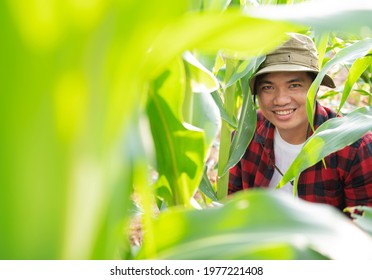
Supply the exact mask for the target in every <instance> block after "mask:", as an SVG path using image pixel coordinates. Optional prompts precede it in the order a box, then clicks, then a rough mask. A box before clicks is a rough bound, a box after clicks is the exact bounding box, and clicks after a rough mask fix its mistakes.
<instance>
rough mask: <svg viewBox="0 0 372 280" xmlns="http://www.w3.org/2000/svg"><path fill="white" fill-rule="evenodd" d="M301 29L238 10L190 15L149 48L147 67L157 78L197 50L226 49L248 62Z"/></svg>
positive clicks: (214, 50)
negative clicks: (175, 61) (178, 59)
mask: <svg viewBox="0 0 372 280" xmlns="http://www.w3.org/2000/svg"><path fill="white" fill-rule="evenodd" d="M301 29H303V28H302V27H299V26H297V25H294V24H290V23H287V22H280V21H277V22H275V24H272V21H271V20H269V19H257V18H252V17H248V16H245V15H242V13H241V11H240V10H238V9H231V10H228V11H226V12H224V13H222V14H220V13H204V14H189V15H187V16H184V17H182V18H179V19H178V20H177V21H176V22H174V23H173V24H172V25H169V26H167V28H165V29H164V30H163V32H162V33H161V34H159V36H158V37H157V38H156V40H155V41H154V42H153V44H152V46H151V48H150V49H149V52H148V56H147V63H146V66H145V67H148V69H153V71H150V72H148V73H147V74H148V75H149V77H150V78H154V77H156V76H157V75H159V73H161V72H162V70H163V69H164V67H165V66H166V65H167V64H168V63H169V62H170V61H172V60H173V59H174V58H175V57H176V56H177V55H180V54H182V53H183V52H184V51H185V50H186V49H194V48H195V49H198V50H200V51H202V52H204V53H217V52H219V51H221V50H223V51H224V53H225V55H228V56H234V57H236V58H241V59H246V58H249V57H252V56H255V55H260V54H262V53H263V52H265V51H266V52H267V51H269V50H271V49H273V48H275V47H276V46H277V45H278V44H280V42H282V41H283V39H285V38H286V35H285V32H288V31H291V32H296V31H299V30H301ZM179 34H182V36H179ZM242 34H244V35H242ZM263 34H265V36H262V35H263ZM174 38H177V40H174ZM165 49H166V50H167V51H166V52H164V50H165Z"/></svg>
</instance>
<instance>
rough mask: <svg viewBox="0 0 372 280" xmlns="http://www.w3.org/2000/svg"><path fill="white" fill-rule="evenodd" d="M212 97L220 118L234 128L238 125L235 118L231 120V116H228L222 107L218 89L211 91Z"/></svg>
mask: <svg viewBox="0 0 372 280" xmlns="http://www.w3.org/2000/svg"><path fill="white" fill-rule="evenodd" d="M212 97H213V99H214V101H215V103H216V105H217V106H218V109H219V110H220V115H221V118H222V119H223V120H225V121H226V122H227V123H228V124H229V125H231V127H233V128H236V127H237V126H238V123H237V121H236V120H233V119H232V118H230V116H229V115H228V114H227V113H226V110H225V108H224V107H223V102H222V99H221V97H220V94H219V92H218V91H214V92H212Z"/></svg>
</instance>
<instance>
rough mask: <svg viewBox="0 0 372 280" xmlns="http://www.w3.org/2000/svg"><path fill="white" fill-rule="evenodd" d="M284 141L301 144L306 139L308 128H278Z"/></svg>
mask: <svg viewBox="0 0 372 280" xmlns="http://www.w3.org/2000/svg"><path fill="white" fill-rule="evenodd" d="M278 131H279V133H280V136H281V137H282V139H283V140H284V141H286V142H287V143H289V144H292V145H299V144H302V143H304V142H305V141H306V138H307V128H306V129H304V130H302V131H298V130H295V131H291V130H278Z"/></svg>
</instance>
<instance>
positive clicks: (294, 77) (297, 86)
mask: <svg viewBox="0 0 372 280" xmlns="http://www.w3.org/2000/svg"><path fill="white" fill-rule="evenodd" d="M311 83H312V79H311V78H310V76H309V74H308V73H306V72H276V73H269V74H265V75H264V76H263V77H262V78H261V77H260V78H259V79H258V80H257V83H256V91H257V97H258V102H259V105H260V109H261V111H262V113H263V115H264V116H265V117H266V119H268V120H269V121H270V122H271V123H272V124H273V125H275V126H276V127H277V128H278V130H279V133H280V135H281V137H282V138H283V139H284V140H286V141H287V142H288V143H291V144H300V143H303V142H304V141H305V140H306V132H307V128H308V120H307V115H306V95H307V91H308V90H309V88H310V85H311Z"/></svg>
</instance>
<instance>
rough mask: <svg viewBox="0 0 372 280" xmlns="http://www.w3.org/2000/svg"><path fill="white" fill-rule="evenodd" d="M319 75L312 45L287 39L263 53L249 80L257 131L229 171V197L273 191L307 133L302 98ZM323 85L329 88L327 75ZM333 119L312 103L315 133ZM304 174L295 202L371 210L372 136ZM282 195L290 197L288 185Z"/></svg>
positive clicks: (300, 38) (293, 36)
mask: <svg viewBox="0 0 372 280" xmlns="http://www.w3.org/2000/svg"><path fill="white" fill-rule="evenodd" d="M317 73H319V67H318V57H317V51H316V47H315V45H314V43H313V41H312V40H311V39H310V38H309V37H307V36H305V35H301V34H291V35H290V39H289V40H288V41H287V42H285V43H284V44H283V45H282V46H281V47H279V48H277V49H276V50H275V51H273V52H272V53H270V54H268V55H267V57H266V60H265V61H264V62H263V63H262V64H261V65H260V67H259V69H258V71H257V73H256V74H255V75H254V76H253V77H252V79H251V81H250V87H251V90H252V93H253V94H254V97H255V98H256V97H257V99H258V103H259V107H260V110H259V111H258V113H257V128H256V132H255V135H254V137H253V139H252V141H251V143H250V144H249V146H248V148H247V150H246V152H245V154H244V156H243V157H242V159H241V160H240V162H238V164H237V165H236V166H234V167H233V168H232V169H231V170H230V177H229V193H230V194H231V193H234V192H236V191H239V190H245V189H249V188H256V187H265V188H269V189H274V188H275V187H276V186H277V184H278V183H279V181H280V180H281V178H282V175H283V174H284V173H285V172H286V171H287V169H288V168H289V166H290V165H291V163H292V161H293V160H294V159H295V158H296V156H297V155H298V153H299V151H300V150H301V148H302V146H303V144H304V142H305V141H306V139H307V138H308V137H309V136H310V135H311V134H312V131H311V129H310V127H309V123H308V119H307V114H306V95H307V92H308V89H309V88H310V85H311V83H312V82H313V80H314V79H315V77H316V75H317ZM322 85H325V86H328V87H331V88H334V87H335V84H334V82H333V80H332V78H331V77H330V76H328V75H326V76H325V77H324V79H323V81H322ZM334 117H336V113H335V112H334V111H332V110H331V109H328V108H326V107H323V106H321V105H320V104H319V103H316V108H315V118H314V126H315V129H316V128H317V127H319V126H320V125H321V124H322V123H324V122H325V121H327V120H328V119H330V118H334ZM325 163H326V168H325V166H324V165H323V163H322V162H321V161H320V162H318V163H317V164H316V165H314V166H312V167H310V168H308V169H307V170H305V171H303V172H302V173H301V175H300V177H299V182H298V189H297V194H298V197H300V198H302V199H305V200H307V201H312V202H319V203H326V204H330V205H333V206H335V207H337V208H339V209H340V210H342V209H344V208H345V207H347V206H356V205H369V206H372V134H371V133H367V134H365V135H364V136H363V137H362V138H361V139H359V140H358V141H356V142H355V143H353V144H352V145H350V146H347V147H345V148H344V149H342V150H340V151H338V152H336V153H333V154H331V155H329V156H327V157H326V158H325ZM280 190H281V191H285V192H289V193H293V186H292V184H291V183H288V184H286V185H285V186H283V187H282V188H281V189H280Z"/></svg>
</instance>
